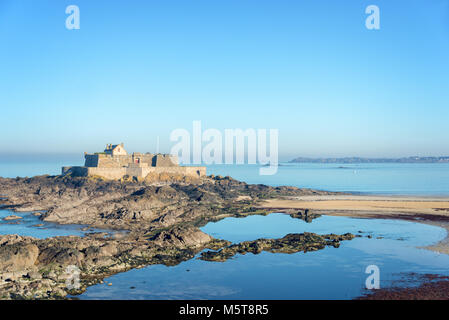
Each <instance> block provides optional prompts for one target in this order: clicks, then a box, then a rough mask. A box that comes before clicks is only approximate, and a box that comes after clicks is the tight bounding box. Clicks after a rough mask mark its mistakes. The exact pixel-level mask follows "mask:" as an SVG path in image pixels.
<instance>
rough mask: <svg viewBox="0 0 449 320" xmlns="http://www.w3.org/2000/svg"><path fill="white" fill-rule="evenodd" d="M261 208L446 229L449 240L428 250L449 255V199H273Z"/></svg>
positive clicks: (319, 197)
mask: <svg viewBox="0 0 449 320" xmlns="http://www.w3.org/2000/svg"><path fill="white" fill-rule="evenodd" d="M260 207H262V208H271V209H273V210H275V209H309V210H313V211H314V212H317V213H321V214H325V215H331V216H347V217H358V218H381V219H401V220H409V221H414V222H419V223H426V224H431V225H436V226H439V227H442V228H445V229H446V230H447V232H448V236H447V237H446V238H445V239H444V240H442V241H440V242H439V243H437V244H435V245H432V246H429V247H426V248H427V249H430V250H433V251H435V252H439V253H445V254H449V198H447V197H418V196H416V197H415V196H365V195H363V196H361V195H316V196H314V195H312V196H301V197H291V198H283V199H270V200H266V201H264V202H262V203H261V204H260Z"/></svg>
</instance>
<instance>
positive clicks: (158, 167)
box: [62, 143, 206, 180]
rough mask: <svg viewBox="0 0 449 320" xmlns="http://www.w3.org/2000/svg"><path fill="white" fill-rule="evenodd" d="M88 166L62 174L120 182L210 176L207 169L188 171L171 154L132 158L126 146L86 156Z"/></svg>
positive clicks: (108, 148) (64, 169) (63, 171)
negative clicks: (153, 177) (169, 176)
mask: <svg viewBox="0 0 449 320" xmlns="http://www.w3.org/2000/svg"><path fill="white" fill-rule="evenodd" d="M84 158H85V163H84V166H82V167H81V166H76V167H73V166H72V167H62V174H63V175H67V174H71V175H72V176H80V177H88V176H98V177H101V178H104V179H110V180H116V179H121V178H124V177H126V176H128V177H136V178H146V177H147V176H148V175H149V174H161V173H167V174H174V175H184V176H191V177H203V176H205V175H206V167H186V166H180V165H179V164H178V157H177V156H173V155H169V154H152V153H136V152H134V153H133V154H128V152H127V151H126V150H125V148H124V145H123V143H121V144H115V145H112V144H108V145H106V149H105V150H104V151H103V152H97V153H94V154H87V153H84Z"/></svg>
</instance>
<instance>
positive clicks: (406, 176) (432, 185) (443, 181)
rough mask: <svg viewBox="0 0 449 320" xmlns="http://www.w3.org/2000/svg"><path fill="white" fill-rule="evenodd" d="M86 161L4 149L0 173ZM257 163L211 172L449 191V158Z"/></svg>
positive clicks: (286, 181)
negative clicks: (269, 167)
mask: <svg viewBox="0 0 449 320" xmlns="http://www.w3.org/2000/svg"><path fill="white" fill-rule="evenodd" d="M69 165H83V158H82V157H80V156H79V155H74V156H71V155H55V156H47V155H42V156H35V157H33V158H27V157H23V158H19V157H13V156H9V157H6V156H1V155H0V176H2V177H12V178H15V177H17V176H21V177H24V176H28V177H31V176H34V175H41V174H51V175H55V174H60V172H61V167H62V166H69ZM259 168H260V167H259V166H257V165H212V166H208V173H209V174H211V173H213V174H220V175H223V176H227V175H229V176H231V177H233V178H235V179H238V180H242V181H246V182H248V183H263V184H268V185H272V186H280V185H289V186H296V187H302V188H313V189H320V190H329V191H347V192H357V193H371V194H395V195H400V194H403V195H434V196H435V195H437V196H449V163H431V164H414V163H413V164H399V163H380V164H377V163H370V164H316V163H298V164H290V163H282V164H280V166H279V167H278V172H277V174H275V175H272V176H262V175H259Z"/></svg>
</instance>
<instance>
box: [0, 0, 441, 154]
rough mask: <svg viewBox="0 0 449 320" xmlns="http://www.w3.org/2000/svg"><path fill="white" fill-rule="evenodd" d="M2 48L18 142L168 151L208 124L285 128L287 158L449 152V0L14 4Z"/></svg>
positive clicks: (9, 124)
mask: <svg viewBox="0 0 449 320" xmlns="http://www.w3.org/2000/svg"><path fill="white" fill-rule="evenodd" d="M70 4H76V5H78V6H79V8H80V12H81V29H80V30H67V29H66V28H65V19H66V17H67V15H66V14H65V8H66V6H67V5H70ZM370 4H375V5H378V6H379V8H380V14H381V15H380V18H381V29H380V30H377V31H373V30H367V29H366V28H365V18H366V14H365V8H366V6H368V5H370ZM0 43H1V45H0V110H1V119H2V121H1V126H0V147H1V150H2V152H3V153H21V152H67V153H78V152H83V151H89V152H90V151H98V150H100V149H101V148H103V147H104V144H105V143H120V142H125V143H126V145H127V146H128V149H130V151H155V148H156V136H160V145H161V148H160V150H161V151H162V152H168V151H169V149H170V146H171V145H172V144H171V143H170V142H169V139H168V137H169V134H170V132H171V130H173V129H175V128H186V129H189V130H191V126H192V121H193V120H201V121H202V124H203V127H204V128H218V129H224V128H243V129H245V128H267V129H269V128H277V129H279V134H280V136H279V146H280V156H281V159H289V158H291V157H295V156H345V155H354V156H376V157H382V156H408V155H448V154H449V150H448V149H449V130H448V124H449V0H422V1H417V0H407V1H405V0H395V1H392V0H388V1H381V0H370V1H361V0H359V1H356V0H329V1H324V0H314V1H312V0H308V1H300V0H292V1H284V0H276V1H274V0H270V1H265V0H180V1H171V0H158V1H122V0H121V1H118V0H117V1H98V0H95V1H93V0H89V1H84V0H71V1H55V0H47V1H43V0H20V1H17V0H0Z"/></svg>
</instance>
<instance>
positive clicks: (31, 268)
mask: <svg viewBox="0 0 449 320" xmlns="http://www.w3.org/2000/svg"><path fill="white" fill-rule="evenodd" d="M0 194H2V195H5V197H6V198H3V199H1V200H0V204H1V205H2V206H3V208H4V209H9V210H12V211H16V212H32V211H34V212H37V213H36V215H39V216H40V217H39V218H40V219H41V220H43V221H48V222H57V223H60V224H83V225H88V226H90V227H93V228H102V229H110V230H126V231H127V233H116V234H113V235H110V234H107V233H92V234H87V235H86V236H84V237H80V236H65V237H53V238H48V239H36V238H32V237H22V236H17V235H5V236H0V268H1V270H2V273H1V274H0V298H1V299H63V298H65V297H66V296H67V295H68V294H72V295H73V294H79V293H82V292H83V291H84V290H85V289H86V288H87V287H88V286H90V285H93V284H96V283H99V282H101V281H102V280H103V279H104V278H105V277H107V276H110V275H112V274H115V273H118V272H124V271H127V270H130V269H132V268H140V267H144V266H147V265H151V264H165V265H176V264H179V263H181V262H182V261H186V260H189V259H192V258H193V257H194V256H195V255H196V254H198V253H199V252H201V251H202V250H204V249H210V250H213V251H208V252H213V253H209V257H210V256H212V255H215V256H216V257H219V256H223V258H222V259H224V257H225V256H226V257H229V255H230V254H231V253H232V255H234V254H236V253H245V252H253V253H257V252H258V251H259V250H263V251H271V252H285V253H293V252H298V251H310V250H319V249H321V248H322V247H323V246H327V245H332V246H334V247H338V245H339V241H341V240H349V239H350V238H351V237H350V236H349V235H343V236H337V235H325V236H319V235H315V234H307V235H306V234H303V235H287V236H285V237H284V238H281V239H259V240H255V241H253V242H252V243H241V244H239V245H237V246H236V245H230V243H229V242H228V241H226V240H220V239H214V238H213V237H211V236H209V235H207V234H205V233H204V232H202V231H201V230H200V229H199V227H201V226H204V225H205V224H207V223H208V222H210V221H218V220H221V219H224V218H226V217H244V216H248V215H255V214H262V215H266V214H268V213H270V212H271V211H270V210H269V209H261V208H259V207H257V204H258V203H259V202H260V201H262V200H266V199H271V198H277V197H283V196H304V195H314V194H321V195H332V194H334V193H331V192H324V191H315V190H309V189H299V188H294V187H270V186H265V185H249V184H246V183H244V182H240V181H237V180H234V179H232V178H230V177H221V176H209V177H204V178H201V179H190V180H189V181H185V179H184V178H183V177H181V176H173V175H171V176H168V175H167V176H166V177H158V180H157V181H134V180H123V179H122V180H121V181H106V180H102V179H98V178H92V177H90V178H81V177H71V176H38V177H33V178H16V179H6V178H0ZM285 213H288V214H290V215H291V216H292V217H295V218H299V219H303V220H305V221H309V222H310V221H311V220H312V219H314V218H316V217H318V216H319V215H316V214H313V212H309V211H304V210H285ZM255 248H256V249H255ZM205 257H207V254H205V255H204V257H203V258H204V260H207V259H206V258H205ZM216 259H217V260H216V261H218V260H219V259H218V258H216ZM69 267H70V268H73V267H76V268H77V270H79V284H80V286H79V287H78V288H76V289H70V288H68V286H67V281H72V280H73V279H71V278H70V277H72V276H73V274H71V273H69V272H68V269H67V268H69Z"/></svg>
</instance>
